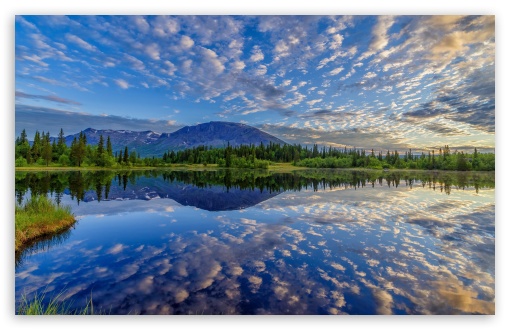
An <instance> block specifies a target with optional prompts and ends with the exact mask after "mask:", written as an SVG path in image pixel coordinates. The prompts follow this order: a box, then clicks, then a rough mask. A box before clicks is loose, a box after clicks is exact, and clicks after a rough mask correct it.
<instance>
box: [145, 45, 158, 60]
mask: <svg viewBox="0 0 510 330" xmlns="http://www.w3.org/2000/svg"><path fill="white" fill-rule="evenodd" d="M145 53H146V54H147V55H149V57H150V58H152V59H153V60H156V61H159V60H160V57H159V46H158V44H156V43H152V44H150V45H147V46H146V47H145Z"/></svg>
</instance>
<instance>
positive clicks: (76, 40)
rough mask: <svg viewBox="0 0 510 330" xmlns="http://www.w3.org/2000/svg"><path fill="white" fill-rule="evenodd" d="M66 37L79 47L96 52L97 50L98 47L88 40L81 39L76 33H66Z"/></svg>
mask: <svg viewBox="0 0 510 330" xmlns="http://www.w3.org/2000/svg"><path fill="white" fill-rule="evenodd" d="M66 39H67V41H69V42H72V43H74V44H76V45H78V46H79V47H81V48H83V49H86V50H88V51H91V52H94V51H96V50H97V48H96V47H95V46H93V45H91V44H89V43H88V42H86V41H85V40H83V39H81V38H80V37H77V36H75V35H74V34H70V33H68V34H66Z"/></svg>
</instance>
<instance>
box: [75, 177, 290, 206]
mask: <svg viewBox="0 0 510 330" xmlns="http://www.w3.org/2000/svg"><path fill="white" fill-rule="evenodd" d="M67 193H68V192H67ZM278 194H280V192H276V191H269V190H267V189H264V190H262V191H261V190H258V189H255V190H252V189H240V188H230V189H227V188H226V187H225V186H213V185H211V186H208V187H197V186H195V185H193V184H186V183H182V182H171V183H168V182H165V181H163V180H161V179H159V180H158V179H139V180H138V181H137V182H136V184H135V185H127V187H126V189H125V190H124V188H123V186H119V185H117V186H115V185H112V186H111V187H110V191H109V193H108V199H105V200H152V199H157V198H170V199H173V200H174V201H176V202H177V203H179V204H181V205H184V206H194V207H197V208H199V209H203V210H207V211H230V210H240V209H245V208H248V207H251V206H254V205H257V204H259V203H261V202H263V201H265V200H267V199H270V198H273V197H275V196H277V195H278ZM83 201H84V202H92V201H97V193H96V192H95V191H87V192H86V193H85V196H84V199H83Z"/></svg>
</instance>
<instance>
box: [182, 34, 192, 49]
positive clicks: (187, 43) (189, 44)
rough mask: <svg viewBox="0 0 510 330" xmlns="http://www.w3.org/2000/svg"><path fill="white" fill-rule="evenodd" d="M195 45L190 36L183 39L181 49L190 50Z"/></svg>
mask: <svg viewBox="0 0 510 330" xmlns="http://www.w3.org/2000/svg"><path fill="white" fill-rule="evenodd" d="M194 44H195V42H194V41H193V39H191V38H190V37H188V36H182V37H181V47H182V48H183V49H190V48H191V47H193V45H194Z"/></svg>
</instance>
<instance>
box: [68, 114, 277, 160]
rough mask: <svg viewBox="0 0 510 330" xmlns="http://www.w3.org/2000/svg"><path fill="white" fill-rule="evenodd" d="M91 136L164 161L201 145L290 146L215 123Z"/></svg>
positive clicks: (89, 135)
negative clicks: (172, 153) (169, 155)
mask: <svg viewBox="0 0 510 330" xmlns="http://www.w3.org/2000/svg"><path fill="white" fill-rule="evenodd" d="M83 133H84V134H85V135H86V136H87V143H88V144H97V143H98V142H99V136H100V135H103V138H104V141H105V143H106V138H107V137H108V136H110V140H111V142H112V147H113V150H114V151H119V150H121V149H124V147H125V146H127V147H128V149H129V151H130V152H131V151H133V150H135V151H136V152H138V153H140V155H141V156H142V157H151V156H157V157H160V156H162V155H163V153H165V152H166V151H168V150H174V151H178V150H184V149H188V148H193V147H197V146H201V145H207V146H212V147H216V148H221V147H226V146H227V145H228V144H230V145H231V146H239V145H242V144H245V145H249V144H254V145H259V144H260V143H262V144H264V145H267V144H269V143H270V142H272V143H277V144H281V145H283V144H286V143H285V142H284V141H282V140H280V139H278V138H277V137H275V136H273V135H271V134H268V133H266V132H263V131H261V130H259V129H257V128H255V127H251V126H249V125H245V124H239V123H231V122H222V121H212V122H209V123H204V124H199V125H195V126H185V127H183V128H181V129H179V130H177V131H175V132H173V133H157V132H153V131H142V132H137V131H130V130H109V129H108V130H96V129H93V128H87V129H85V130H84V131H83ZM79 135H80V134H79V133H77V134H73V135H68V136H66V144H67V145H68V146H70V145H71V142H72V141H73V139H74V138H75V137H76V138H78V136H79Z"/></svg>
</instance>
